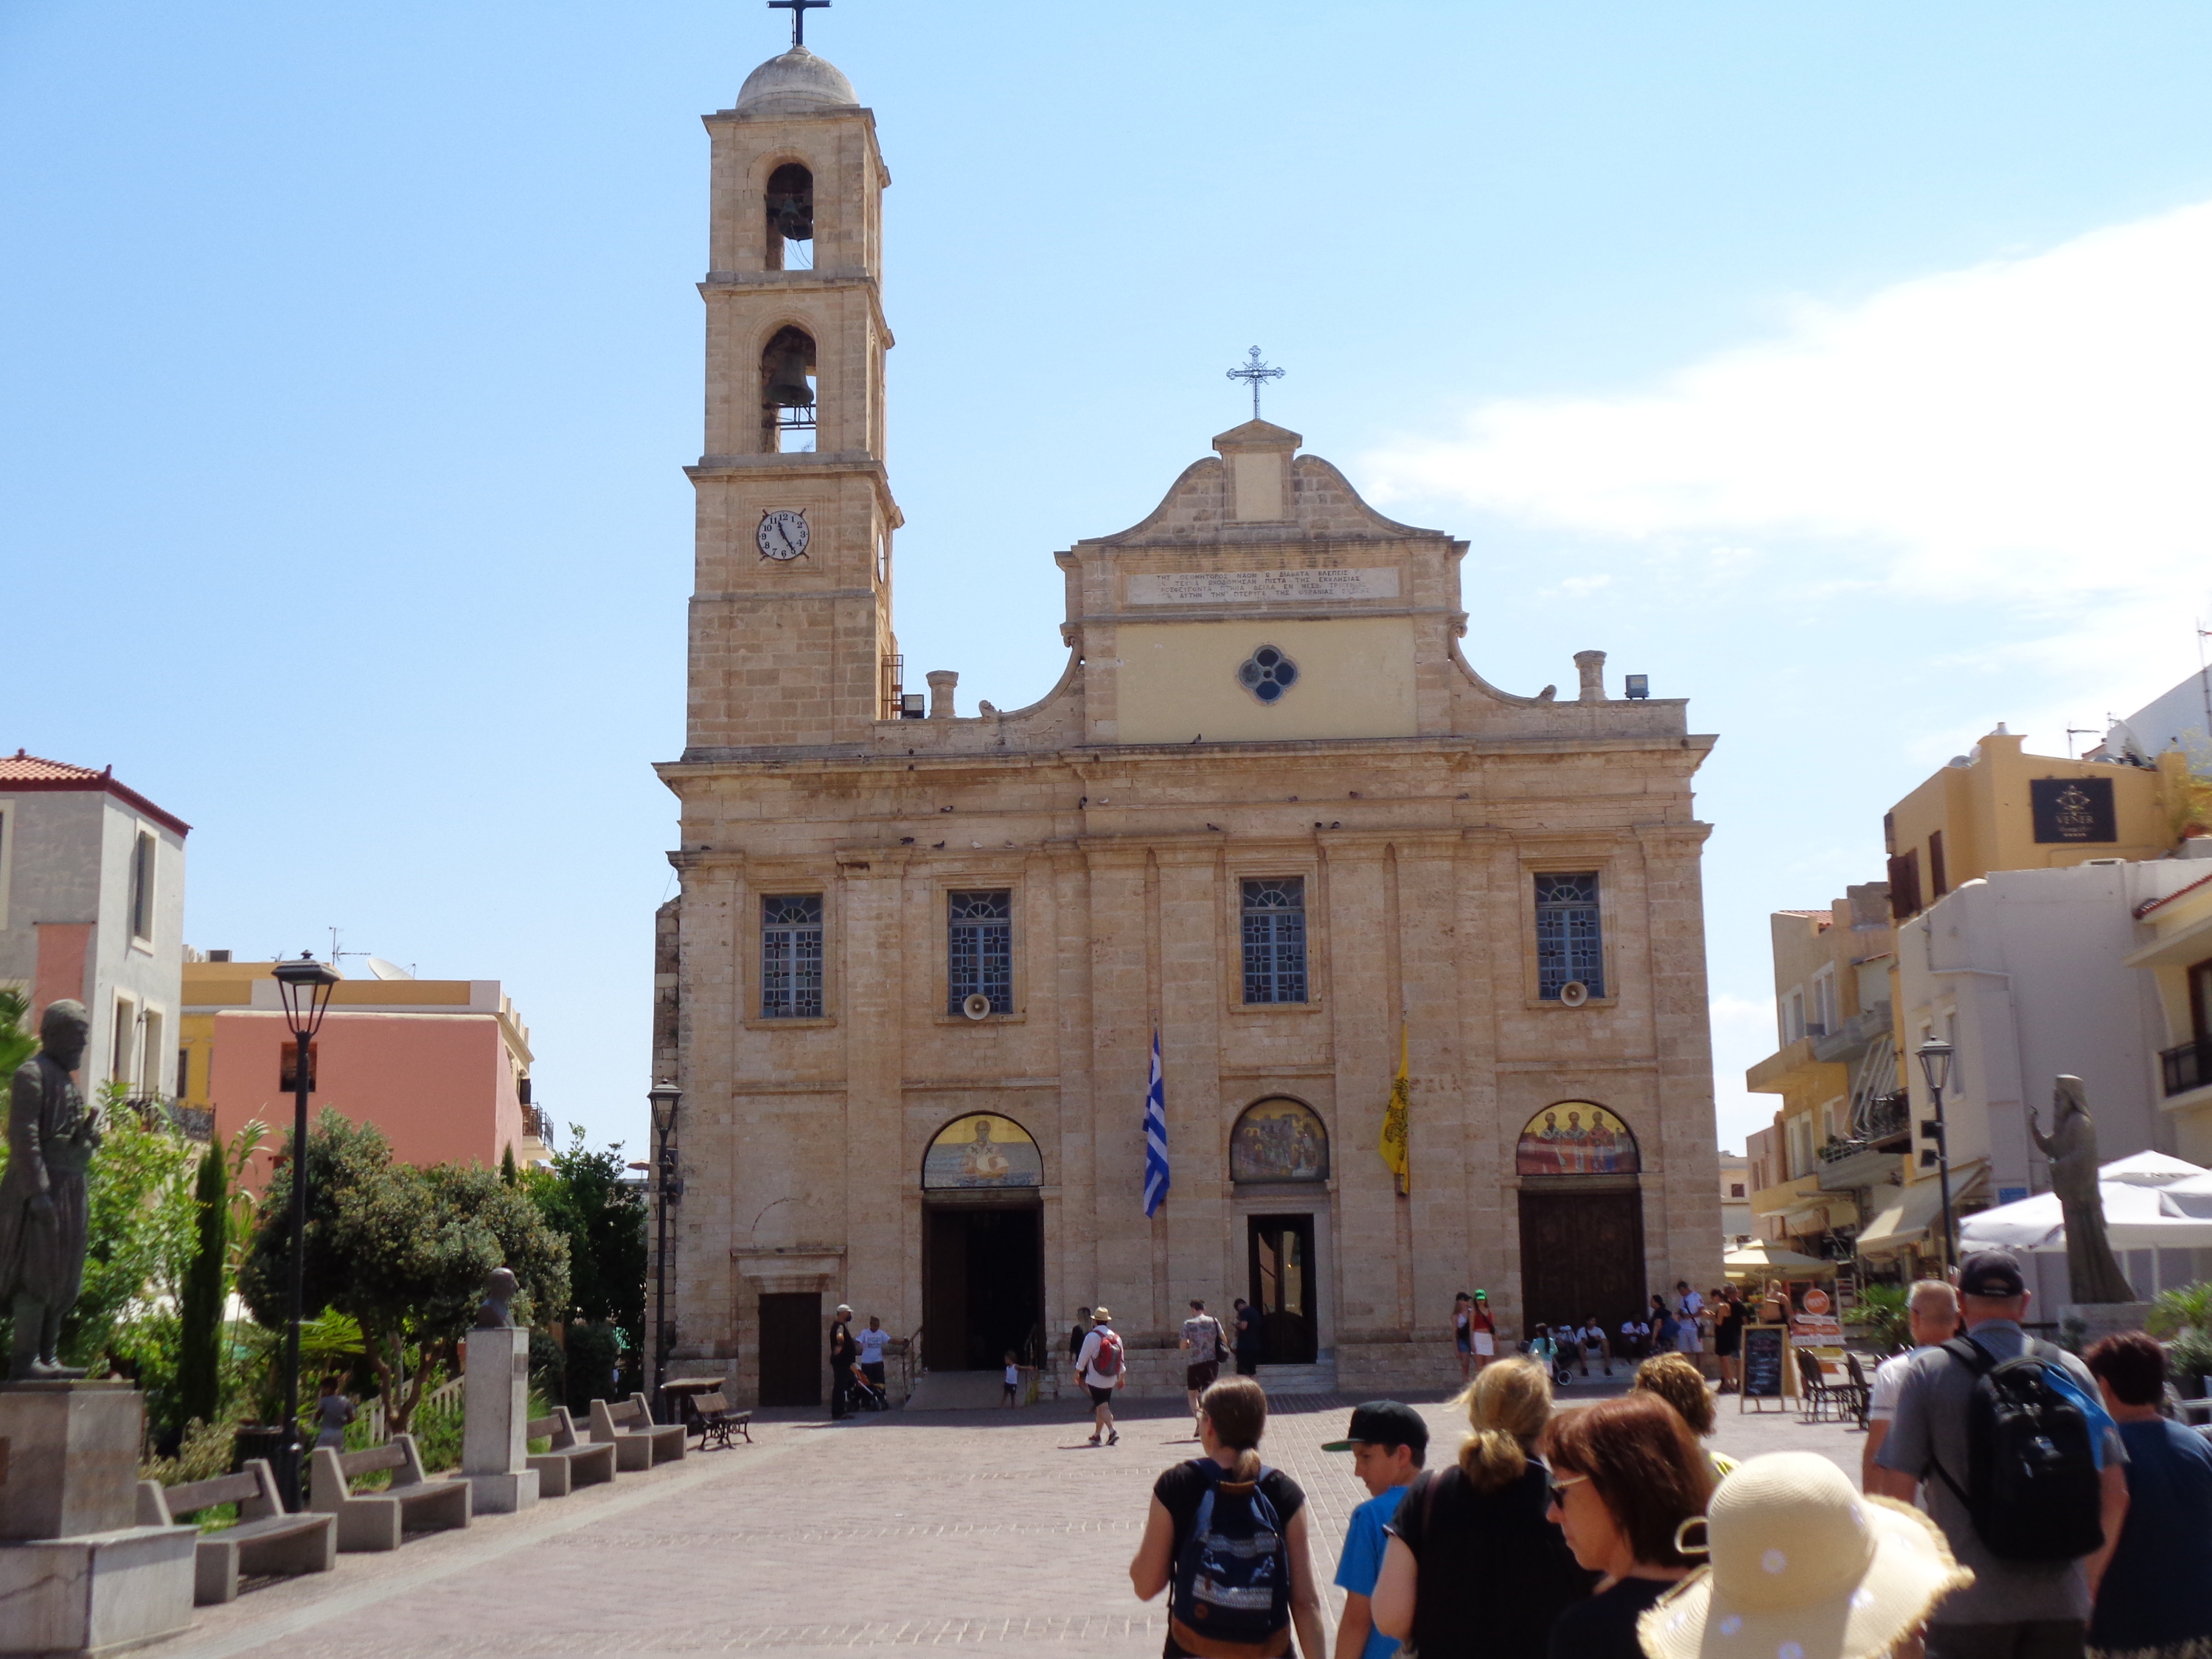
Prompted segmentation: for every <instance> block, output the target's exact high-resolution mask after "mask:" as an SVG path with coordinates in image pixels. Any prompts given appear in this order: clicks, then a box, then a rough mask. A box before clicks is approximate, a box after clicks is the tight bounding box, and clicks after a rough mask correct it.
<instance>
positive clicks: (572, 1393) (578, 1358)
mask: <svg viewBox="0 0 2212 1659" xmlns="http://www.w3.org/2000/svg"><path fill="white" fill-rule="evenodd" d="M622 1357H623V1351H622V1345H621V1343H620V1342H619V1341H618V1340H617V1338H616V1334H615V1328H614V1327H613V1326H611V1325H593V1324H589V1323H586V1322H583V1321H579V1322H577V1323H575V1324H574V1325H571V1326H569V1327H568V1365H567V1368H566V1369H567V1376H566V1379H565V1384H564V1386H565V1387H566V1388H567V1389H568V1409H569V1410H570V1411H571V1412H573V1413H575V1414H576V1415H577V1416H579V1417H581V1416H582V1415H584V1413H586V1412H588V1411H590V1410H591V1408H592V1401H594V1400H610V1399H612V1398H614V1397H615V1393H616V1389H617V1379H616V1375H615V1371H616V1367H617V1366H618V1365H619V1364H621V1363H622Z"/></svg>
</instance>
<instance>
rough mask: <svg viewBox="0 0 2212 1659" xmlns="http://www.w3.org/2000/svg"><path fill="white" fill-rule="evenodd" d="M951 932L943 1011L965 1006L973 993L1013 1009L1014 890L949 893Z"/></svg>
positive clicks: (1005, 1010) (995, 1006)
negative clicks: (1012, 891)
mask: <svg viewBox="0 0 2212 1659" xmlns="http://www.w3.org/2000/svg"><path fill="white" fill-rule="evenodd" d="M945 908H946V915H947V917H948V919H949V927H950V934H949V937H948V939H947V955H946V958H945V989H946V993H947V994H946V997H945V1012H947V1013H952V1014H957V1013H962V1012H965V1010H963V1007H962V1006H961V1005H962V1004H963V1003H964V1002H966V1001H967V1000H968V999H969V997H971V996H982V997H987V998H988V999H989V1000H990V1004H991V1012H993V1013H994V1014H1011V1013H1012V1012H1014V896H1013V895H1012V893H1011V892H1008V891H1007V890H1006V889H1004V888H1000V889H998V890H994V891H992V892H987V893H948V894H946V895H945Z"/></svg>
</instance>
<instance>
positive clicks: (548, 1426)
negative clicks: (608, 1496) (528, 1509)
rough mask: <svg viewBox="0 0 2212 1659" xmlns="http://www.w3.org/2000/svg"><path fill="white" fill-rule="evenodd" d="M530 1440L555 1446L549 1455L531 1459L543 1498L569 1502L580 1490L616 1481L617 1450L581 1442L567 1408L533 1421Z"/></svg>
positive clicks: (534, 1454) (531, 1457)
mask: <svg viewBox="0 0 2212 1659" xmlns="http://www.w3.org/2000/svg"><path fill="white" fill-rule="evenodd" d="M530 1437H531V1438H532V1440H536V1439H539V1438H541V1437H542V1438H545V1439H550V1441H552V1443H553V1448H552V1449H551V1450H550V1451H542V1452H532V1453H531V1454H530V1455H529V1467H530V1468H533V1469H535V1470H537V1471H538V1496H539V1497H540V1498H566V1497H567V1496H568V1494H569V1492H572V1491H574V1489H575V1488H576V1487H578V1486H597V1485H599V1483H600V1482H601V1481H605V1480H613V1479H614V1478H615V1448H614V1447H612V1446H603V1445H599V1444H597V1443H593V1442H592V1441H589V1440H580V1439H578V1438H577V1437H576V1422H575V1419H574V1418H572V1417H570V1416H569V1415H568V1407H566V1406H556V1407H554V1408H553V1415H552V1416H550V1417H533V1418H532V1419H530Z"/></svg>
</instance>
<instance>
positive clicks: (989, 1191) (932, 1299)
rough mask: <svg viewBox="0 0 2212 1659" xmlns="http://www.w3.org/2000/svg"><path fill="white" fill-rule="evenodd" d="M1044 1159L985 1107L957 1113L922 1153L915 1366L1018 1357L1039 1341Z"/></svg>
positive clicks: (969, 1367)
mask: <svg viewBox="0 0 2212 1659" xmlns="http://www.w3.org/2000/svg"><path fill="white" fill-rule="evenodd" d="M1043 1182H1044V1160H1043V1158H1042V1155H1041V1154H1040V1153H1039V1152H1038V1150H1037V1145H1036V1141H1034V1140H1032V1139H1030V1134H1029V1132H1028V1131H1027V1130H1025V1129H1024V1128H1023V1127H1021V1125H1020V1124H1018V1123H1017V1122H1015V1121H1013V1120H1012V1118H1009V1117H1004V1116H1001V1115H998V1114H996V1113H992V1112H974V1113H970V1114H969V1115H966V1116H964V1117H957V1118H955V1119H953V1121H951V1122H950V1123H948V1124H946V1125H945V1127H943V1128H942V1129H939V1131H938V1132H937V1133H936V1135H935V1136H934V1137H933V1139H931V1141H930V1144H929V1151H928V1152H927V1155H926V1156H925V1157H924V1158H923V1160H922V1169H921V1187H922V1205H923V1209H922V1233H921V1318H922V1338H921V1353H922V1363H923V1364H925V1365H926V1366H927V1367H928V1368H929V1369H930V1370H933V1371H996V1370H1000V1368H1001V1367H1003V1366H1004V1365H1005V1364H1006V1354H1007V1353H1008V1352H1010V1351H1011V1352H1013V1353H1014V1354H1015V1355H1016V1356H1018V1358H1020V1359H1021V1361H1022V1362H1023V1363H1024V1364H1037V1363H1038V1362H1039V1360H1040V1359H1041V1358H1042V1344H1043V1340H1044V1209H1043V1200H1042V1194H1041V1192H1040V1191H1039V1190H1038V1189H1039V1188H1041V1187H1042V1185H1043Z"/></svg>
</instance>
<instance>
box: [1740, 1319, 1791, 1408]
mask: <svg viewBox="0 0 2212 1659" xmlns="http://www.w3.org/2000/svg"><path fill="white" fill-rule="evenodd" d="M1782 1358H1783V1351H1782V1328H1781V1327H1780V1326H1778V1325H1752V1326H1748V1327H1747V1328H1745V1331H1744V1334H1743V1398H1744V1399H1746V1400H1779V1399H1781V1398H1782ZM1737 1409H1738V1410H1739V1411H1741V1409H1742V1406H1741V1402H1739V1404H1738V1406H1737Z"/></svg>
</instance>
